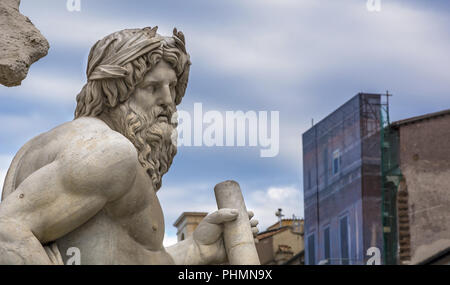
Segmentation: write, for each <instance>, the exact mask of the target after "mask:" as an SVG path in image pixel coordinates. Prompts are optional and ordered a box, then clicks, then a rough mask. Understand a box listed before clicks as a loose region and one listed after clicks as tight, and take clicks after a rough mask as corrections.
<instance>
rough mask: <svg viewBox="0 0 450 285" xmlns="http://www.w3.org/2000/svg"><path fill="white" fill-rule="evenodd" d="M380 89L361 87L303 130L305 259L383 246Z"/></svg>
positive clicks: (355, 259)
mask: <svg viewBox="0 0 450 285" xmlns="http://www.w3.org/2000/svg"><path fill="white" fill-rule="evenodd" d="M380 106H381V101H380V95H379V94H366V93H359V94H357V95H356V96H354V97H353V98H352V99H350V100H349V101H348V102H346V103H345V104H344V105H342V106H341V107H340V108H338V109H337V110H335V111H334V112H333V113H331V114H330V115H328V116H327V117H326V118H325V119H323V120H322V121H320V122H319V123H317V124H316V125H314V126H313V127H312V128H310V129H309V130H308V131H306V132H305V133H304V134H303V188H304V208H305V243H306V248H305V262H306V264H318V263H319V262H320V261H322V262H321V263H323V261H324V260H327V261H328V262H329V263H331V264H365V263H366V260H367V259H368V257H367V256H366V252H367V249H368V248H370V247H378V248H379V249H380V250H381V251H383V235H382V226H381V217H380V213H381V172H380V162H381V154H380V153H381V148H380V126H381V125H380Z"/></svg>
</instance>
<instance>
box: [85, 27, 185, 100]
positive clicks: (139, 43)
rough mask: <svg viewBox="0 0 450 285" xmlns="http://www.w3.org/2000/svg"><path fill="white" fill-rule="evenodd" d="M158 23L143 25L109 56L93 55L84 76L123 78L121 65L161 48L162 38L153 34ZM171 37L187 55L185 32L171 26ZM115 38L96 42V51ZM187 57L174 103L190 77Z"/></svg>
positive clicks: (123, 70)
mask: <svg viewBox="0 0 450 285" xmlns="http://www.w3.org/2000/svg"><path fill="white" fill-rule="evenodd" d="M157 30H158V26H155V27H153V28H151V27H146V28H143V29H142V30H141V31H142V32H140V33H136V34H135V35H134V36H133V37H131V38H130V39H129V40H127V41H123V43H122V44H121V46H119V47H116V49H118V51H117V52H116V53H114V54H112V55H110V56H108V57H105V55H104V53H98V54H92V55H91V56H92V57H91V58H89V60H88V61H89V64H88V69H87V78H88V80H89V81H91V80H104V79H116V78H124V77H126V76H128V70H127V69H126V68H124V65H126V64H127V63H129V62H131V61H133V60H135V59H137V58H139V57H141V56H143V55H145V54H148V53H150V52H152V51H154V50H156V49H158V48H161V47H162V45H163V41H165V39H164V38H163V37H160V36H159V35H157V34H156V32H157ZM173 40H174V41H175V46H176V47H177V48H179V49H180V50H181V51H182V52H183V53H185V54H186V55H187V52H186V46H185V38H184V34H183V32H181V31H178V30H177V28H174V29H173ZM115 41H119V42H120V41H121V40H120V39H113V40H109V39H103V40H100V41H98V42H97V43H96V44H95V47H97V48H100V49H97V50H102V51H107V50H108V47H109V46H111V45H112V44H113V43H114V42H115ZM190 64H191V63H190V60H189V57H188V58H187V64H186V67H185V68H184V70H182V73H181V74H177V76H178V77H179V81H178V85H177V94H178V95H181V96H177V98H176V102H175V103H176V104H177V105H178V104H180V103H181V99H182V97H183V95H184V93H185V91H186V87H187V81H188V77H189V66H190Z"/></svg>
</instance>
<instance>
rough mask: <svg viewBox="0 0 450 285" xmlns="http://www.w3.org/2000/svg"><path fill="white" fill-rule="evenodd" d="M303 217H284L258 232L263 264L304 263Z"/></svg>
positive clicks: (259, 252)
mask: <svg viewBox="0 0 450 285" xmlns="http://www.w3.org/2000/svg"><path fill="white" fill-rule="evenodd" d="M303 226H304V225H303V219H283V220H281V221H280V222H277V223H275V224H273V225H272V226H270V227H268V228H267V230H266V231H264V232H261V233H259V234H258V236H257V238H258V241H259V242H258V243H257V244H256V250H257V251H258V256H259V260H260V262H261V264H262V265H275V264H277V265H282V264H289V265H301V264H304V248H305V247H304V241H303Z"/></svg>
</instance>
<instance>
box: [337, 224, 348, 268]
mask: <svg viewBox="0 0 450 285" xmlns="http://www.w3.org/2000/svg"><path fill="white" fill-rule="evenodd" d="M339 229H340V240H341V264H349V253H348V252H349V245H348V218H347V216H345V217H343V218H341V220H340V221H339Z"/></svg>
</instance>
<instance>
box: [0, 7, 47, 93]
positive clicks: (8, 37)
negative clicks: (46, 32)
mask: <svg viewBox="0 0 450 285" xmlns="http://www.w3.org/2000/svg"><path fill="white" fill-rule="evenodd" d="M19 4H20V0H1V1H0V31H1V33H0V83H1V84H3V85H5V86H8V87H11V86H17V85H20V84H21V83H22V80H23V79H25V77H26V76H27V74H28V69H29V68H30V65H31V64H33V63H34V62H36V61H37V60H39V59H40V58H42V57H44V56H46V55H47V52H48V49H49V44H48V42H47V40H46V39H45V38H44V36H42V35H41V33H40V32H39V30H38V29H37V28H36V27H35V26H34V25H33V23H31V21H30V19H28V18H27V17H25V16H24V15H22V14H21V13H20V12H19Z"/></svg>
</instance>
